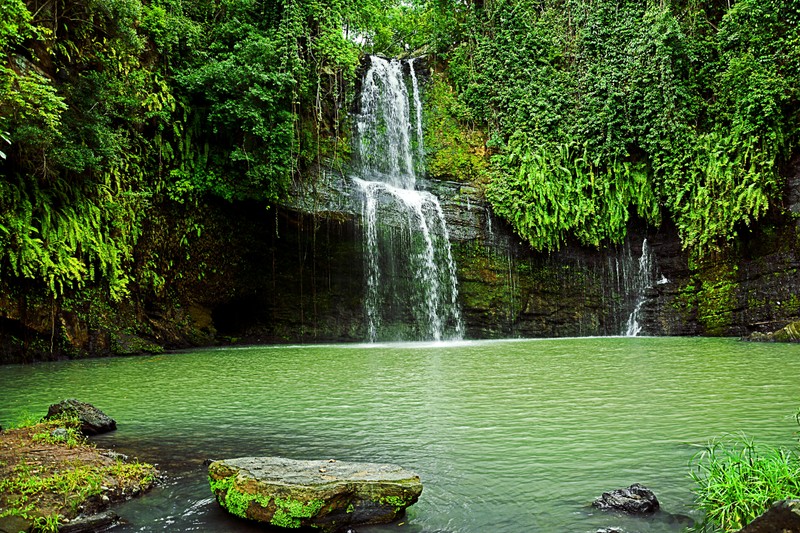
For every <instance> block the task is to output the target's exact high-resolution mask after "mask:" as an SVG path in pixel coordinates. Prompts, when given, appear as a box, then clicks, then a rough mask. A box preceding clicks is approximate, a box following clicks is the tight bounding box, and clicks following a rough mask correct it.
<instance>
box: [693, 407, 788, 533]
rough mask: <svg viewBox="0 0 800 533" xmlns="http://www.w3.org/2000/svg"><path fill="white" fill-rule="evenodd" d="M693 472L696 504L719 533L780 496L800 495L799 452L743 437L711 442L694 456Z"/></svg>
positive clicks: (751, 517) (733, 527)
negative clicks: (767, 445) (765, 445)
mask: <svg viewBox="0 0 800 533" xmlns="http://www.w3.org/2000/svg"><path fill="white" fill-rule="evenodd" d="M798 417H800V414H799V415H798ZM796 418H797V417H796ZM798 423H799V424H800V418H798ZM691 476H692V479H693V480H694V482H695V484H696V488H695V489H694V492H695V498H696V505H697V507H698V508H699V509H700V510H702V511H704V512H705V514H706V518H707V520H708V521H709V523H710V525H711V527H714V528H719V529H720V530H722V531H737V530H739V529H741V528H742V527H744V526H745V525H746V524H748V523H749V522H751V521H752V520H754V519H755V518H756V517H758V516H759V515H761V514H762V513H763V512H764V511H766V510H767V509H768V508H769V507H770V506H771V505H772V504H773V503H774V502H776V501H778V500H782V499H787V498H800V455H798V452H797V450H786V449H781V448H766V447H763V446H758V445H757V444H756V443H755V442H754V441H753V440H752V439H750V438H748V437H746V436H744V435H741V436H738V437H726V438H723V439H718V440H715V441H713V442H712V443H710V444H709V445H708V446H707V447H706V448H705V449H704V450H703V451H701V452H699V453H698V454H696V455H695V456H694V458H693V459H692V472H691Z"/></svg>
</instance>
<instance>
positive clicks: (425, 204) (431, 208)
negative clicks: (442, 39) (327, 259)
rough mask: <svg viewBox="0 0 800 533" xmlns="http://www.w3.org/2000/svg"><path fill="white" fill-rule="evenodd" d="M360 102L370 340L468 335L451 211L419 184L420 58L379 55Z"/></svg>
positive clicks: (359, 141)
mask: <svg viewBox="0 0 800 533" xmlns="http://www.w3.org/2000/svg"><path fill="white" fill-rule="evenodd" d="M404 65H405V66H407V68H408V69H409V71H410V74H409V76H408V77H406V76H405V75H404V72H403V71H404V68H405V67H404ZM407 83H409V84H410V85H411V91H409V88H408V86H407ZM360 104H361V109H360V112H359V113H358V115H357V116H356V138H355V139H356V141H355V143H354V144H355V161H356V168H357V172H358V175H359V177H357V178H354V180H353V181H354V182H355V183H356V185H357V186H358V188H359V190H360V191H361V196H362V224H363V226H364V241H363V242H364V267H365V284H366V296H365V299H364V300H365V304H364V307H365V316H366V320H367V335H368V337H369V340H370V341H377V340H437V341H438V340H443V339H458V338H461V337H462V336H463V333H464V326H463V324H462V321H461V312H460V309H459V306H458V282H457V279H456V268H455V262H454V261H453V256H452V253H451V250H450V241H449V235H448V231H447V225H446V223H445V220H444V214H443V212H442V208H441V205H440V204H439V200H438V199H437V198H436V196H434V195H433V194H431V193H429V192H425V191H417V190H415V186H416V171H415V163H418V164H421V163H422V160H421V158H422V156H423V154H424V151H423V141H422V101H421V98H420V91H419V85H418V80H417V76H416V72H415V71H414V60H413V59H412V60H409V61H407V62H405V64H404V63H403V62H401V61H399V60H396V59H393V60H387V59H383V58H379V57H375V56H373V57H371V58H370V67H369V69H368V70H367V73H366V74H365V76H364V82H363V85H362V89H361V100H360ZM415 147H416V148H415ZM415 158H416V161H415Z"/></svg>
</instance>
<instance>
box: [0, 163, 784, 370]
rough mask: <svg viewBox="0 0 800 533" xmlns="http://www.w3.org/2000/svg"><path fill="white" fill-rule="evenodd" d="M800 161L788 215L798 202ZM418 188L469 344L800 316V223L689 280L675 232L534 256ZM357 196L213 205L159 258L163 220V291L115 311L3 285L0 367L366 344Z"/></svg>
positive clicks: (467, 204) (461, 200)
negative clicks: (442, 244) (430, 201)
mask: <svg viewBox="0 0 800 533" xmlns="http://www.w3.org/2000/svg"><path fill="white" fill-rule="evenodd" d="M795 163H796V164H795V165H794V167H793V171H792V173H791V175H792V176H794V177H793V178H792V179H790V180H788V185H787V194H786V198H787V200H786V202H787V207H789V206H790V205H794V204H792V203H791V202H794V201H795V200H796V199H798V198H800V170H799V169H800V160H798V161H796V162H795ZM421 186H422V187H424V188H427V189H429V190H430V191H431V192H433V193H435V194H436V195H437V196H438V197H439V198H440V201H441V204H442V209H443V211H444V213H445V217H446V219H447V224H448V228H449V232H450V239H451V244H452V253H453V257H454V260H455V263H456V267H457V276H458V282H459V288H458V290H459V302H460V305H461V312H462V316H463V320H464V323H465V336H466V337H467V338H503V337H552V336H583V335H620V334H625V333H626V331H628V330H629V329H630V326H631V324H630V321H631V319H632V318H635V322H636V325H637V327H638V332H639V334H640V335H729V336H743V335H748V334H750V333H753V332H769V331H777V330H779V329H781V328H782V327H784V326H786V325H787V324H788V323H790V322H793V321H796V320H798V319H800V273H799V272H798V269H799V268H800V246H799V245H800V237H799V235H800V229H798V224H797V222H796V221H795V220H794V219H793V218H792V216H791V215H774V216H772V217H771V218H767V219H765V220H763V221H761V222H760V223H759V225H758V226H757V227H756V228H755V229H754V230H753V231H752V232H751V233H750V234H749V235H748V237H747V238H743V239H740V240H739V241H737V242H736V243H734V246H732V247H731V249H730V250H729V251H728V252H727V253H725V254H716V255H711V256H708V257H705V258H703V259H702V261H699V262H697V264H696V265H695V266H694V268H693V269H690V268H689V264H690V258H689V257H688V255H687V254H686V253H684V252H683V251H682V250H681V246H680V242H679V240H678V237H677V232H676V231H675V229H674V228H672V227H671V226H669V224H666V223H665V224H664V226H662V227H661V228H659V229H654V228H647V227H643V226H639V225H637V224H635V223H632V224H631V226H630V231H629V238H628V240H627V241H626V242H625V243H622V244H620V245H617V246H612V247H609V248H606V249H602V250H595V249H587V248H584V247H580V246H577V245H565V246H564V247H563V248H562V249H561V250H560V251H558V252H553V253H536V252H533V251H532V250H531V249H530V248H529V247H528V246H526V245H525V244H524V243H522V242H520V240H519V238H518V237H516V236H515V235H514V234H513V233H512V232H511V231H510V230H509V228H508V227H507V225H505V224H504V223H503V222H502V221H501V220H499V219H497V218H496V217H495V216H493V215H492V213H491V210H490V209H489V208H488V206H487V204H486V203H485V201H484V200H483V199H482V196H481V193H480V190H479V189H477V188H475V187H473V186H470V185H465V184H459V183H452V182H423V183H422V184H421ZM354 194H355V193H354V192H353V190H352V186H351V184H350V181H349V179H347V178H346V177H345V176H341V175H328V176H324V177H323V178H322V179H320V180H318V181H317V183H315V184H314V186H308V185H307V186H306V188H304V189H299V188H298V189H297V190H296V191H294V192H293V194H292V201H291V202H290V203H287V204H286V205H284V206H282V207H280V208H278V209H272V210H265V209H264V208H263V207H261V206H257V205H254V204H253V205H251V204H236V205H232V204H227V203H217V204H208V205H205V206H203V207H202V218H203V222H204V226H205V229H204V231H203V232H202V235H200V234H198V236H196V237H192V238H191V239H189V243H188V247H187V248H180V247H177V246H171V245H170V246H166V245H164V248H163V249H162V248H159V246H160V245H159V244H158V243H160V242H161V240H163V238H164V232H163V230H159V229H158V227H156V226H159V225H161V226H164V225H167V226H168V225H169V224H170V223H171V222H170V221H174V220H182V219H183V217H185V216H186V213H184V212H183V211H181V209H176V210H173V211H171V212H165V213H163V214H162V216H163V220H160V221H159V222H158V223H154V228H152V230H151V231H150V232H149V233H148V234H146V235H144V236H143V238H142V247H143V249H149V250H150V251H151V252H152V251H153V250H155V251H157V252H158V254H155V255H154V256H157V257H159V258H160V259H161V260H165V259H166V258H167V257H168V256H169V258H170V261H171V262H172V263H170V264H172V265H173V266H172V273H173V275H172V277H171V278H169V279H167V280H166V281H165V283H164V288H163V291H162V293H160V294H157V295H154V294H152V293H151V292H147V291H144V290H139V291H134V292H133V293H132V297H131V298H130V299H128V300H126V301H123V302H119V303H116V304H111V303H107V302H104V301H103V300H102V295H99V296H97V297H95V295H93V294H92V293H91V291H87V292H86V293H85V294H83V295H81V296H80V297H74V298H69V299H67V298H63V299H60V300H57V301H55V300H52V299H47V298H45V297H37V296H36V294H35V292H32V291H29V290H27V289H26V288H25V287H8V286H5V287H3V290H2V291H0V346H2V353H3V356H4V357H3V361H4V362H13V361H25V360H35V359H42V358H54V357H64V356H68V357H81V356H86V355H95V356H96V355H104V354H128V353H141V352H143V351H144V352H154V351H158V350H162V349H169V348H177V347H186V346H198V345H208V344H214V343H273V342H355V341H363V340H364V339H366V338H367V325H366V321H365V317H364V308H363V302H364V291H365V289H364V285H365V283H364V250H363V244H362V226H361V214H360V204H359V202H358V201H357V199H356V198H355V197H354ZM175 238H178V237H175ZM143 253H144V252H143ZM169 254H172V255H171V256H170V255H169ZM643 264H644V265H645V266H646V268H645V270H646V272H645V273H643V272H642V268H643V267H642V265H643ZM632 315H633V316H632Z"/></svg>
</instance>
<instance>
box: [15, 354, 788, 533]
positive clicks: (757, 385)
mask: <svg viewBox="0 0 800 533" xmlns="http://www.w3.org/2000/svg"><path fill="white" fill-rule="evenodd" d="M799 357H800V346H796V345H777V344H769V345H762V344H749V343H740V342H738V341H736V340H731V339H696V338H692V339H689V338H580V339H551V340H514V341H481V342H458V343H445V344H425V343H414V344H386V345H335V346H268V347H252V348H242V349H214V350H202V351H194V352H187V353H177V354H170V355H162V356H156V357H139V358H125V359H118V358H115V359H97V360H88V361H72V362H60V363H47V364H37V365H30V366H5V367H0V424H2V425H3V426H6V425H8V424H10V423H12V422H14V420H16V419H18V418H19V417H21V416H22V415H23V414H24V413H34V414H43V413H44V412H46V410H47V406H48V405H49V404H50V403H52V402H54V401H56V400H58V399H61V398H67V397H74V398H78V399H80V400H83V401H88V402H91V403H93V404H95V405H97V406H98V407H100V408H101V409H103V410H104V411H106V412H107V413H108V414H110V415H111V416H113V417H114V418H116V420H117V421H118V427H119V429H118V430H117V431H116V432H114V433H113V434H109V435H106V436H103V437H102V438H99V439H97V441H98V443H99V444H100V445H103V446H110V447H115V448H117V449H119V450H120V451H123V452H128V453H134V454H135V455H137V456H138V457H139V458H140V459H142V460H148V461H154V462H157V463H159V464H160V466H161V468H162V469H163V470H165V471H166V472H167V475H168V477H167V480H166V482H165V483H164V485H163V486H161V487H159V488H158V489H156V490H154V491H153V492H151V493H150V494H149V495H147V496H145V497H143V498H140V499H139V500H136V501H133V502H130V503H128V504H126V505H124V506H123V507H122V508H120V509H119V510H118V512H119V513H120V514H121V515H122V516H123V518H125V519H126V521H127V524H126V525H124V526H122V527H121V528H119V529H116V530H115V531H204V532H205V531H208V532H224V531H251V530H252V531H257V530H258V531H263V529H256V528H250V527H249V526H247V525H246V524H243V523H242V522H239V521H238V520H233V519H232V518H230V517H229V516H227V515H226V514H225V513H224V512H222V511H220V510H219V509H218V507H217V505H216V503H215V502H214V501H213V500H211V497H210V492H209V489H208V485H207V483H206V480H205V469H204V468H203V466H202V461H203V460H204V459H206V458H224V457H238V456H249V455H280V456H286V457H291V458H296V459H312V458H336V459H340V460H357V461H372V462H391V463H397V464H400V465H403V466H404V467H406V468H409V469H412V470H415V471H416V472H418V473H419V475H420V476H421V478H422V481H423V484H424V486H425V490H424V492H423V494H422V497H421V499H420V501H419V502H418V503H417V504H416V505H415V506H413V507H411V508H410V509H409V512H408V513H407V515H406V517H405V519H404V522H403V525H402V526H398V525H397V524H393V525H388V526H375V527H364V528H359V531H361V532H388V531H396V530H400V531H406V532H427V533H433V532H468V533H479V532H480V533H482V532H488V531H492V532H498V533H504V532H507V533H521V532H544V533H551V532H553V533H555V532H594V531H596V530H597V529H598V528H600V527H612V526H614V527H621V528H623V529H625V530H628V531H639V532H643V533H644V532H672V531H681V530H682V529H683V527H684V526H685V525H686V519H685V518H681V517H689V518H694V519H698V518H699V517H698V516H697V515H696V514H695V513H694V512H693V511H692V510H691V507H690V505H691V501H692V494H691V488H692V483H691V481H690V479H689V477H688V474H689V467H688V464H689V461H690V459H691V457H692V455H693V454H694V453H696V452H697V451H698V450H699V447H701V446H702V445H703V444H705V443H706V442H708V440H709V439H711V438H712V437H714V436H717V435H721V434H724V433H734V432H738V431H744V432H746V433H747V434H748V435H750V436H752V437H754V438H756V439H757V440H759V441H762V442H765V443H768V444H774V445H786V446H789V445H792V444H794V443H795V442H796V441H795V434H794V433H795V430H796V429H797V427H796V425H795V422H794V418H793V415H794V413H795V412H796V410H797V408H798V406H800V386H798V385H800V364H798V363H800V360H799V359H798V358H799ZM634 482H638V483H642V484H644V485H646V486H648V487H650V488H651V489H653V490H654V491H655V492H656V494H657V495H658V497H659V499H660V501H661V504H662V508H663V509H664V510H665V511H666V512H665V513H663V514H661V515H659V516H657V517H655V518H652V519H637V518H629V517H624V516H620V515H616V514H613V513H612V514H609V513H603V512H599V511H595V510H593V509H592V508H591V507H590V506H589V504H590V503H591V501H592V500H593V499H594V498H595V497H597V496H599V495H600V494H601V493H602V492H604V491H606V490H611V489H615V488H619V487H623V486H627V485H630V484H631V483H634Z"/></svg>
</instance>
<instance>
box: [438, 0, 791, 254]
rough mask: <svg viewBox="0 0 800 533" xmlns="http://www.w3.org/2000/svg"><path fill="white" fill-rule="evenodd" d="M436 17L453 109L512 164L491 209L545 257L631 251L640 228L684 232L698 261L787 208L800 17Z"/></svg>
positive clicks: (659, 7) (758, 10) (611, 12)
mask: <svg viewBox="0 0 800 533" xmlns="http://www.w3.org/2000/svg"><path fill="white" fill-rule="evenodd" d="M426 9H428V10H430V11H431V12H433V13H435V14H436V20H437V22H436V23H435V25H434V26H435V27H434V28H432V29H430V32H431V36H430V39H431V40H432V41H434V42H435V43H437V44H436V50H435V51H436V52H437V55H438V57H439V58H440V59H441V60H443V61H444V62H445V64H446V68H447V73H448V75H449V78H450V79H451V80H452V83H453V85H454V87H455V88H456V91H457V94H456V98H455V100H454V101H455V102H456V103H455V104H454V105H453V106H452V107H453V108H454V109H457V108H458V107H459V106H460V105H465V106H466V107H467V113H462V114H463V115H467V116H470V117H473V120H477V121H478V122H479V125H480V126H481V127H483V128H485V129H487V131H488V132H489V142H488V143H487V145H488V146H489V147H490V148H491V149H492V150H495V151H496V152H497V155H496V156H495V157H493V158H492V163H491V168H490V170H489V171H488V176H489V177H490V178H491V184H490V189H489V195H488V196H489V199H490V201H491V202H492V204H493V206H494V207H495V209H496V210H497V212H498V213H500V214H501V215H503V216H504V217H505V218H507V219H508V220H509V221H510V222H511V223H512V225H513V226H514V227H515V228H516V229H517V231H518V232H519V233H520V234H521V235H522V236H524V237H525V238H527V239H528V240H529V241H530V242H531V244H532V245H533V246H534V247H536V248H540V249H553V248H557V247H558V246H559V245H560V243H562V242H564V241H565V240H566V239H568V238H571V237H575V238H577V239H578V240H579V241H581V242H583V243H586V244H593V245H596V244H598V243H600V242H605V241H610V242H617V241H618V240H619V239H620V238H621V237H622V236H624V233H625V223H626V221H627V220H628V218H629V217H630V216H633V215H634V213H635V214H636V215H638V216H639V217H640V218H642V219H643V220H645V221H647V222H649V223H651V224H658V223H659V222H660V220H661V218H662V217H663V216H668V217H670V218H672V219H673V220H674V221H675V223H676V225H677V227H678V231H679V233H680V236H681V238H682V240H683V243H684V246H685V247H686V248H688V249H689V250H691V251H692V252H693V253H694V254H695V255H696V256H698V257H699V256H702V255H703V254H705V253H707V252H709V251H712V250H717V249H720V248H721V247H723V246H725V245H726V243H728V242H729V241H731V240H732V239H734V238H735V237H736V236H737V235H738V234H739V233H740V232H741V231H742V229H743V228H744V227H746V226H747V225H749V224H752V223H753V222H754V221H756V220H758V219H759V218H760V217H762V216H763V215H764V214H765V213H766V211H767V210H768V209H769V208H770V206H775V205H776V204H778V203H779V202H778V201H777V200H778V199H779V195H780V193H781V180H780V176H779V169H780V167H781V165H782V164H783V163H785V162H786V161H787V160H788V158H789V156H790V154H791V147H792V146H795V145H796V142H797V139H798V121H797V116H798V112H799V110H800V86H798V81H800V78H798V76H800V75H799V74H798V72H800V54H799V53H798V51H797V50H798V47H797V43H798V42H800V30H798V24H797V21H798V17H800V13H798V7H797V5H796V3H794V2H791V1H789V0H775V1H772V2H758V1H756V0H742V1H740V2H736V3H735V4H734V5H733V7H731V8H729V9H728V8H724V7H720V6H719V5H718V4H715V3H711V2H690V3H682V2H644V3H643V2H636V1H634V0H625V1H622V2H618V1H611V0H600V1H599V2H592V3H591V4H590V3H588V2H586V1H585V0H544V1H535V2H534V1H529V0H494V1H492V2H479V1H475V2H466V3H464V2H452V1H447V0H430V1H429V2H427V3H426ZM598 179H599V180H598ZM596 180H598V181H599V186H597V184H596V183H597V181H596ZM573 217H574V218H577V219H578V221H577V222H575V223H573V222H572V220H573ZM596 218H599V219H600V220H594V219H596Z"/></svg>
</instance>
